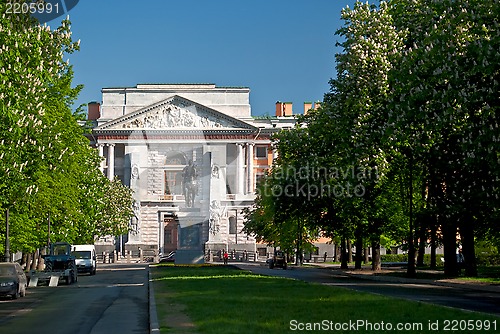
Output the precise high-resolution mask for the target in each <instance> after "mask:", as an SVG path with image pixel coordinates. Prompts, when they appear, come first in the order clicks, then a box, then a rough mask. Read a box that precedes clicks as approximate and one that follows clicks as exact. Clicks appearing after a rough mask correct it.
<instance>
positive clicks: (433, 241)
mask: <svg viewBox="0 0 500 334" xmlns="http://www.w3.org/2000/svg"><path fill="white" fill-rule="evenodd" d="M436 230H437V229H436V219H435V215H434V214H432V223H431V265H430V266H431V268H432V269H436V267H437V264H436V243H437V240H436V239H437V231H436Z"/></svg>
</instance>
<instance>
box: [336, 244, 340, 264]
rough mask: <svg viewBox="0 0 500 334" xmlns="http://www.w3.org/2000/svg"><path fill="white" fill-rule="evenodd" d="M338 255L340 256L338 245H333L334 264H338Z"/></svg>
mask: <svg viewBox="0 0 500 334" xmlns="http://www.w3.org/2000/svg"><path fill="white" fill-rule="evenodd" d="M340 254H341V250H340V246H339V245H338V244H335V259H334V262H340Z"/></svg>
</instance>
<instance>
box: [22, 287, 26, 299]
mask: <svg viewBox="0 0 500 334" xmlns="http://www.w3.org/2000/svg"><path fill="white" fill-rule="evenodd" d="M21 297H26V286H23V289H22V290H21Z"/></svg>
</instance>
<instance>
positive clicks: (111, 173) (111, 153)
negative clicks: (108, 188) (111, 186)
mask: <svg viewBox="0 0 500 334" xmlns="http://www.w3.org/2000/svg"><path fill="white" fill-rule="evenodd" d="M114 177H115V144H108V179H110V180H113V178H114Z"/></svg>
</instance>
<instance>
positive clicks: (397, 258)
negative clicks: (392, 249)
mask: <svg viewBox="0 0 500 334" xmlns="http://www.w3.org/2000/svg"><path fill="white" fill-rule="evenodd" d="M380 261H382V262H408V254H386V255H380Z"/></svg>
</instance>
